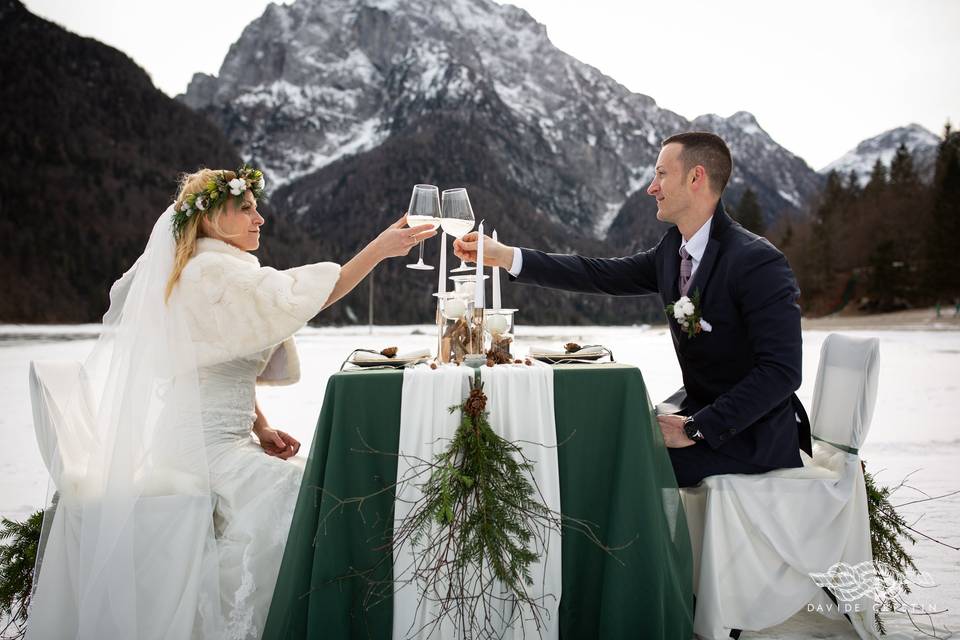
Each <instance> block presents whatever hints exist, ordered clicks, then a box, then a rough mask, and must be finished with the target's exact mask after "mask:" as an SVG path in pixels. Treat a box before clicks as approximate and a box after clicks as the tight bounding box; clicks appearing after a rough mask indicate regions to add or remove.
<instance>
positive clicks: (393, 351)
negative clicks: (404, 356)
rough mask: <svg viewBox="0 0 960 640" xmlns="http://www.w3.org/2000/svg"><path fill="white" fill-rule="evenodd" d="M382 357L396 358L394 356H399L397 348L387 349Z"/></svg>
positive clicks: (382, 352) (382, 353)
mask: <svg viewBox="0 0 960 640" xmlns="http://www.w3.org/2000/svg"><path fill="white" fill-rule="evenodd" d="M380 355H382V356H384V357H386V358H392V357H394V356H396V355H397V348H396V347H387V348H386V349H384V350H383V351H381V352H380Z"/></svg>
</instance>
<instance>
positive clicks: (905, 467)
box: [0, 325, 960, 640]
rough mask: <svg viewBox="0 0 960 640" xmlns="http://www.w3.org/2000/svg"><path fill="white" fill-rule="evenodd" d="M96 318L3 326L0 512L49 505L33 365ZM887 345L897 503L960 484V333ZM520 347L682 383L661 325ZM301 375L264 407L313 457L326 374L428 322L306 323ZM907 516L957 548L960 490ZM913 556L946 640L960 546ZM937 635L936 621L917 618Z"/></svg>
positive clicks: (889, 469) (901, 619)
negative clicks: (592, 354) (601, 352)
mask: <svg viewBox="0 0 960 640" xmlns="http://www.w3.org/2000/svg"><path fill="white" fill-rule="evenodd" d="M96 330H97V327H96V326H95V325H81V326H61V327H49V326H45V327H33V326H11V325H8V326H0V397H2V398H3V400H4V407H3V411H2V412H0V434H2V438H3V443H4V446H3V447H2V449H0V479H2V484H0V515H2V516H6V517H10V518H17V519H22V518H23V517H25V516H26V515H27V514H29V513H30V512H32V511H34V510H36V509H38V508H40V507H41V506H42V505H43V502H44V499H45V496H46V495H47V489H48V486H47V475H46V471H45V469H44V466H43V462H42V461H41V458H40V455H39V452H38V451H37V447H36V443H35V439H34V435H33V423H32V416H31V409H30V400H29V393H28V385H27V371H28V365H29V362H30V361H31V360H44V359H83V358H84V356H85V355H86V354H87V353H88V352H89V350H90V348H91V346H92V344H93V340H94V338H95V336H96ZM846 333H849V334H851V335H874V336H878V337H879V338H880V340H881V347H880V349H881V356H880V357H881V374H880V396H879V400H878V403H877V410H876V413H875V417H874V420H873V425H872V427H871V431H870V436H869V438H868V439H867V443H866V445H865V446H864V447H863V451H862V456H863V458H864V460H866V463H867V468H868V469H869V470H871V471H873V473H874V474H875V475H876V476H877V478H878V480H879V481H880V482H881V483H883V484H888V485H896V484H899V483H900V481H901V480H903V479H904V478H906V477H907V476H908V475H909V482H908V484H909V485H910V486H911V487H913V488H912V489H907V488H903V489H901V490H900V491H898V492H897V494H896V495H895V496H894V500H893V503H894V504H898V503H902V502H908V501H910V500H916V499H917V498H922V497H923V495H922V494H921V493H920V492H921V491H922V492H925V493H926V494H929V495H932V496H936V495H941V494H946V493H949V492H950V491H953V490H957V489H960V472H958V467H960V418H958V409H960V393H958V385H960V357H958V356H960V331H916V330H913V331H890V330H884V331H848V332H846ZM518 334H519V335H518V343H517V349H516V351H515V352H516V353H525V352H526V350H527V347H528V346H529V345H531V344H543V345H548V346H553V347H559V346H560V345H561V344H563V343H564V342H568V341H574V342H578V343H580V344H604V345H606V346H608V347H610V348H611V349H612V350H613V352H614V354H615V355H616V357H617V360H619V361H620V362H625V363H630V364H634V365H636V366H638V367H639V368H640V369H641V370H642V371H643V375H644V378H645V380H646V382H647V386H648V388H649V391H650V395H651V398H652V399H653V400H654V402H656V401H658V400H660V399H662V398H665V397H666V396H668V395H669V394H670V393H671V392H672V391H674V390H675V389H676V388H677V387H678V386H679V385H680V370H679V367H678V366H677V362H676V358H675V356H674V353H673V348H672V345H671V342H670V338H669V336H668V335H667V333H666V329H664V328H662V327H653V328H650V327H523V326H521V327H520V329H519V331H518ZM826 335H827V333H826V332H824V331H804V374H805V380H804V382H803V386H802V387H801V388H800V391H799V393H798V395H799V396H800V399H801V400H802V401H803V402H804V404H805V405H806V406H807V407H808V409H809V407H810V404H811V400H812V392H813V383H814V379H813V378H814V376H815V375H816V370H817V359H818V356H819V350H820V345H821V343H822V341H823V339H824V337H825V336H826ZM297 340H298V344H299V347H300V358H301V362H302V367H303V372H302V379H301V381H300V383H299V384H297V385H295V386H292V387H263V388H260V389H259V390H258V396H259V400H260V404H261V406H262V408H263V410H264V413H265V414H266V415H267V417H268V418H269V420H270V422H271V424H273V425H274V426H276V427H278V428H281V429H284V430H286V431H288V432H290V433H291V434H292V435H294V436H295V437H296V438H298V439H299V440H300V441H301V442H302V443H303V448H302V449H301V453H300V455H301V456H306V453H307V451H308V450H309V446H310V441H311V438H312V435H313V427H314V424H315V422H316V419H317V416H318V415H319V412H320V407H321V405H322V403H323V393H324V389H325V387H326V383H327V379H328V378H329V376H330V375H331V374H332V373H334V372H335V371H336V370H337V369H338V368H339V366H340V363H341V362H342V360H343V359H344V358H345V357H346V356H347V354H349V352H350V351H351V350H352V349H354V348H357V347H366V348H376V349H378V350H379V349H382V348H385V347H389V346H397V347H399V349H400V350H401V351H407V350H413V349H421V348H432V347H433V346H434V341H435V333H434V332H433V328H432V327H429V326H420V327H415V326H391V327H375V328H374V333H373V335H371V334H370V333H369V332H368V330H367V328H366V327H362V328H336V329H334V328H323V329H314V328H307V329H304V330H303V331H301V332H300V333H299V334H298V336H297ZM902 513H903V514H904V515H905V516H906V517H907V520H908V522H911V523H916V526H917V528H918V529H920V530H922V531H923V532H925V533H927V534H929V535H930V536H933V537H935V538H939V539H941V540H943V541H945V542H947V543H949V544H951V545H953V546H960V496H952V497H949V498H945V499H942V500H938V501H934V502H928V503H923V504H916V505H912V506H909V507H905V508H904V509H902ZM910 551H911V552H912V553H913V556H914V558H915V560H916V563H917V566H918V567H920V569H921V570H923V571H924V572H926V573H927V574H928V575H929V576H930V577H932V578H933V579H934V580H935V581H936V583H937V586H935V587H932V588H917V589H915V590H914V593H913V594H912V596H908V598H910V600H911V602H914V603H916V604H918V605H921V606H923V607H925V608H927V609H931V608H932V609H936V610H945V609H946V610H948V611H947V612H946V613H942V614H940V615H937V616H935V617H933V618H932V620H933V622H934V623H935V625H936V631H937V637H940V638H943V637H948V636H949V632H948V631H947V629H950V630H953V631H955V632H956V631H960V552H957V551H952V550H950V549H947V548H945V547H943V546H940V545H938V544H935V543H933V542H930V541H928V540H924V539H918V541H917V543H916V545H915V546H913V547H912V548H911V549H910ZM885 619H886V621H887V627H888V631H889V632H891V633H893V632H898V633H903V634H905V635H906V637H926V636H923V635H921V634H920V633H919V632H918V631H916V630H914V629H913V626H912V624H911V622H910V621H909V619H908V618H907V617H906V616H905V615H903V614H896V615H888V616H886V617H885ZM916 620H917V622H918V623H920V624H921V625H922V626H923V627H924V628H925V629H927V630H928V631H929V630H930V619H924V618H922V617H917V618H916ZM742 637H743V638H771V639H781V640H785V639H791V640H793V639H797V640H799V639H801V638H812V637H816V638H854V637H856V636H855V635H854V634H853V633H852V632H851V631H849V630H848V628H847V627H846V626H845V623H843V622H835V621H828V620H825V619H823V618H820V617H819V616H817V615H816V614H801V615H798V616H796V617H795V618H793V619H791V620H789V621H788V622H787V623H785V624H783V625H781V626H779V627H777V628H776V629H770V630H766V631H763V632H755V633H745V634H744V635H743V636H742Z"/></svg>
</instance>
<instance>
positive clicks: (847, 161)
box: [820, 124, 941, 186]
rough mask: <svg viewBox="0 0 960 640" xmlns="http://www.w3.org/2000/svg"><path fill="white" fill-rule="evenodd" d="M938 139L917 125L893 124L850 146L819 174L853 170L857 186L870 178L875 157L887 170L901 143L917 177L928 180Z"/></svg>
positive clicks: (841, 172)
mask: <svg viewBox="0 0 960 640" xmlns="http://www.w3.org/2000/svg"><path fill="white" fill-rule="evenodd" d="M940 142H941V140H940V137H939V136H937V135H936V134H935V133H932V132H931V131H929V130H928V129H925V128H924V127H922V126H920V125H919V124H910V125H907V126H905V127H897V128H896V129H890V130H889V131H884V132H883V133H881V134H880V135H878V136H874V137H873V138H869V139H867V140H864V141H863V142H861V143H860V144H858V145H857V146H856V148H855V149H851V150H850V151H848V152H847V153H845V154H844V155H843V156H841V157H840V158H838V159H836V160H834V161H833V162H831V163H830V164H828V165H827V166H825V167H824V168H822V169H820V173H822V174H824V175H825V174H828V173H830V172H831V171H836V172H837V173H840V174H843V175H847V174H849V173H850V172H851V171H853V172H856V174H857V177H858V178H859V180H860V185H861V186H863V185H865V184H866V183H867V181H868V180H869V179H870V172H871V171H872V170H873V166H874V164H876V162H877V160H880V162H882V163H883V164H885V165H886V166H887V168H888V169H889V168H890V161H891V160H893V156H894V155H895V154H896V153H897V147H899V146H900V145H901V144H904V145H906V147H907V149H908V150H909V151H910V153H911V154H912V155H913V161H914V166H915V167H916V168H917V171H918V172H919V174H920V176H921V177H922V178H924V179H927V180H928V179H930V178H931V177H932V175H933V167H934V163H935V161H936V156H937V147H938V145H939V144H940Z"/></svg>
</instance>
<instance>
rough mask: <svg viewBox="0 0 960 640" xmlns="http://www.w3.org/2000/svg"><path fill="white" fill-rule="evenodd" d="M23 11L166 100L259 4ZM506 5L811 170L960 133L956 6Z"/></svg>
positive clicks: (931, 0) (883, 2) (215, 57)
mask: <svg viewBox="0 0 960 640" xmlns="http://www.w3.org/2000/svg"><path fill="white" fill-rule="evenodd" d="M401 1H402V0H401ZM438 1H442V0H438ZM25 4H26V5H27V7H28V8H29V9H30V10H31V11H33V12H34V13H37V14H39V15H41V16H43V17H45V18H48V19H51V20H54V21H56V22H58V23H60V24H62V25H63V26H64V27H66V28H67V29H69V30H71V31H74V32H77V33H80V34H82V35H86V36H92V37H95V38H97V39H98V40H101V41H103V42H105V43H107V44H110V45H112V46H114V47H117V48H118V49H120V50H122V51H124V52H125V53H126V54H127V55H129V56H130V57H131V58H133V59H134V60H135V61H136V62H137V63H138V64H140V65H141V66H142V67H143V68H145V69H146V70H147V72H148V73H149V74H150V75H151V77H152V78H153V80H154V82H155V83H156V85H157V86H158V87H159V88H160V89H162V90H163V91H165V92H166V93H168V94H170V95H171V96H172V95H176V94H178V93H182V92H183V91H184V90H185V89H186V86H187V83H188V82H189V80H190V78H191V76H192V75H193V74H194V72H197V71H204V72H207V73H212V74H216V73H217V71H218V70H219V68H220V63H221V62H222V61H223V58H224V56H225V55H226V52H227V49H228V48H229V47H230V45H231V44H232V43H233V42H234V41H236V39H237V38H238V37H239V35H240V32H241V31H242V30H243V27H244V26H246V25H247V24H248V23H249V22H250V21H252V20H253V19H255V18H256V17H258V16H259V15H260V14H262V13H263V10H264V7H265V6H266V5H267V4H269V3H268V2H266V1H265V0H206V1H205V0H192V1H191V0H164V1H163V2H156V1H146V0H82V1H74V0H26V2H25ZM286 4H289V3H286ZM513 4H516V5H518V6H521V7H523V8H524V9H526V10H527V11H529V12H530V13H531V14H532V15H533V17H534V18H536V19H537V20H538V21H539V22H541V23H543V24H545V25H546V26H547V33H548V34H549V36H550V39H551V40H552V41H553V43H554V44H555V45H557V46H558V47H560V48H561V49H563V50H564V51H566V52H568V53H570V54H572V55H573V56H575V57H577V58H579V59H580V60H582V61H584V62H587V63H589V64H591V65H593V66H595V67H597V68H598V69H600V70H601V71H602V72H604V73H606V74H607V75H609V76H611V77H613V78H614V79H616V80H617V81H619V82H620V83H621V84H623V85H625V86H626V87H627V88H629V89H630V90H632V91H636V92H640V93H645V94H647V95H649V96H651V97H652V98H654V99H655V100H656V101H657V103H658V104H659V105H660V106H662V107H666V108H668V109H671V110H672V111H675V112H677V113H679V114H680V115H683V116H685V117H687V118H694V117H696V116H698V115H701V114H704V113H716V114H719V115H721V116H729V115H731V114H732V113H734V112H736V111H740V110H745V111H750V112H751V113H753V114H754V115H755V116H756V118H757V120H758V121H759V123H760V126H762V127H763V128H764V129H766V130H767V132H768V133H769V134H770V135H771V136H772V137H773V138H774V139H775V140H776V141H777V142H779V143H780V144H782V145H783V146H785V147H786V148H788V149H790V150H791V151H792V152H794V153H796V154H798V155H799V156H801V157H803V158H804V159H805V160H807V162H808V163H810V165H811V166H813V168H815V169H820V168H821V167H823V166H824V165H825V164H827V163H829V162H831V161H832V160H835V159H836V158H838V157H839V156H841V155H843V154H844V153H845V152H846V151H848V150H849V149H851V148H852V147H854V146H856V144H857V143H858V142H860V141H861V140H863V139H865V138H869V137H872V136H874V135H876V134H878V133H881V132H883V131H885V130H887V129H891V128H893V127H897V126H901V125H906V124H909V123H911V122H916V123H919V124H921V125H923V126H925V127H927V128H928V129H930V130H931V131H933V132H934V133H937V134H940V133H942V130H943V124H944V122H945V121H946V120H947V118H950V120H951V122H952V123H953V124H954V125H957V124H958V122H960V37H958V36H957V33H958V25H960V0H796V1H794V2H785V1H773V0H729V1H726V2H724V1H720V0H684V2H676V3H671V2H666V1H664V0H658V1H657V2H652V1H648V0H622V1H619V2H616V1H613V0H589V1H574V0H516V1H515V2H513ZM213 24H216V25H217V27H216V28H212V25H213ZM201 34H202V35H201Z"/></svg>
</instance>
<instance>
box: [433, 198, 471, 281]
mask: <svg viewBox="0 0 960 640" xmlns="http://www.w3.org/2000/svg"><path fill="white" fill-rule="evenodd" d="M474 222H475V221H474V219H473V207H472V206H470V196H468V195H467V190H466V189H463V188H460V189H446V190H444V192H443V217H442V218H441V219H440V226H441V227H442V228H443V230H444V231H445V232H446V233H447V235H450V236H453V237H454V238H462V237H463V236H465V235H466V234H468V233H470V231H471V230H472V229H473V225H474ZM465 271H472V269H471V268H470V267H468V266H467V265H466V264H465V263H464V261H463V260H460V266H459V267H457V268H456V269H451V270H450V272H451V273H463V272H465Z"/></svg>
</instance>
